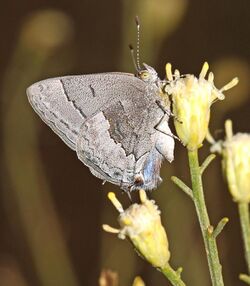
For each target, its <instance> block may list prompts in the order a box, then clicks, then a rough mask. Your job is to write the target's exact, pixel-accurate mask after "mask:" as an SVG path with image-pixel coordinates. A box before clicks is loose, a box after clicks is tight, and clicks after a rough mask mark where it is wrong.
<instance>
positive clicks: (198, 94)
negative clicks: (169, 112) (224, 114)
mask: <svg viewBox="0 0 250 286" xmlns="http://www.w3.org/2000/svg"><path fill="white" fill-rule="evenodd" d="M208 68H209V67H208V63H206V62H205V63H204V65H203V67H202V70H201V72H200V75H199V77H198V78H197V77H195V76H194V75H191V74H187V75H184V76H180V72H179V71H178V70H176V71H175V72H174V74H172V70H171V65H170V64H167V65H166V75H167V80H168V84H167V85H166V87H165V92H166V93H167V94H169V95H171V97H172V102H173V114H174V117H175V128H176V132H177V135H178V137H179V138H180V140H181V142H182V143H183V145H184V146H186V147H187V148H188V149H189V150H196V149H198V148H199V147H201V146H202V142H203V140H204V138H205V137H206V135H207V132H208V124H209V119H210V107H211V105H212V104H213V103H214V102H215V101H216V100H223V99H224V95H223V92H224V91H226V90H228V89H230V88H232V87H233V86H235V85H236V84H237V83H238V79H237V78H234V79H233V80H232V81H231V82H229V83H228V84H226V85H225V86H224V87H222V88H221V89H217V88H216V87H215V86H214V81H213V80H214V75H213V73H212V72H210V73H209V75H208V79H206V78H205V77H206V74H207V71H208Z"/></svg>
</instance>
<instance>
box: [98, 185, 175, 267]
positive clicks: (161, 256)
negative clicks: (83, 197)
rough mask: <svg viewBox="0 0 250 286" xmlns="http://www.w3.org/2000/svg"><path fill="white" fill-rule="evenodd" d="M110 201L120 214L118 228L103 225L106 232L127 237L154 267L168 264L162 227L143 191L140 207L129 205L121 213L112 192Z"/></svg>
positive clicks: (158, 214)
mask: <svg viewBox="0 0 250 286" xmlns="http://www.w3.org/2000/svg"><path fill="white" fill-rule="evenodd" d="M108 197H109V199H110V200H111V202H112V203H113V205H114V206H115V207H116V209H117V210H118V211H119V212H120V215H119V217H118V222H119V224H120V229H115V228H112V227H110V226H108V225H103V229H104V230H105V231H108V232H112V233H117V234H118V237H119V238H120V239H125V238H128V239H129V240H130V241H131V242H132V243H133V245H134V247H135V248H136V250H137V251H138V252H139V253H140V254H141V255H142V256H143V257H144V258H145V259H146V260H147V261H148V262H149V263H151V264H152V265H153V266H155V267H160V268H162V267H164V266H166V265H167V264H168V261H169V258H170V252H169V250H168V239H167V235H166V232H165V229H164V228H163V226H162V224H161V218H160V211H159V209H158V207H157V205H156V204H155V202H154V201H153V200H148V199H147V196H146V193H145V191H144V190H140V199H141V204H132V205H131V206H130V207H129V208H128V209H126V210H123V207H122V205H121V204H120V202H119V201H118V200H117V198H116V197H115V195H114V193H109V195H108Z"/></svg>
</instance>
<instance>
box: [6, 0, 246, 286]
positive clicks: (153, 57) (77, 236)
mask: <svg viewBox="0 0 250 286" xmlns="http://www.w3.org/2000/svg"><path fill="white" fill-rule="evenodd" d="M249 13H250V2H249V0H240V1H233V0H220V1H216V0H210V1H206V0H192V1H191V0H154V1H152V0H110V1H96V0H93V1H87V0H81V1H79V0H71V1H67V0H61V1H56V0H50V1H49V0H35V1H34V0H9V1H3V2H2V3H1V9H0V14H1V17H0V34H1V39H2V40H1V45H0V58H1V65H0V88H1V93H0V108H1V125H0V126H1V129H0V132H1V135H0V146H1V166H0V167H1V190H0V285H1V286H31V285H32V286H45V285H46V286H64V285H65V286H66V285H67V286H79V285H84V286H85V285H86V286H92V285H99V284H98V279H99V275H100V272H101V270H102V269H103V268H105V269H112V270H113V271H116V272H117V273H118V276H119V285H120V286H127V285H131V284H132V281H133V279H134V277H135V276H136V275H141V276H142V277H143V279H144V281H145V283H146V285H147V286H150V285H170V284H168V283H167V282H166V280H165V279H164V278H163V277H162V275H161V274H160V273H159V272H158V271H156V270H155V269H153V268H151V267H150V266H149V265H148V264H147V263H146V262H144V261H143V260H142V259H141V258H139V257H138V255H137V254H136V253H135V252H134V251H133V249H132V247H131V245H130V244H129V243H128V242H126V241H121V240H118V239H117V238H116V237H115V235H111V234H107V233H104V232H103V231H102V229H101V225H102V224H103V223H109V224H111V225H112V226H117V222H116V217H117V212H116V211H115V209H114V207H113V206H112V205H111V204H110V202H109V201H108V200H107V197H106V195H107V193H108V191H111V190H113V191H115V192H116V194H117V196H118V198H119V199H120V200H121V201H122V202H123V204H124V206H128V205H129V203H130V202H129V200H128V197H127V196H126V195H124V194H122V192H121V191H120V190H119V189H118V187H113V186H112V185H111V184H109V183H107V184H105V185H104V186H103V185H102V184H101V181H100V180H98V179H96V178H94V177H93V176H92V175H91V174H90V172H89V170H88V168H87V167H85V166H84V165H83V164H82V163H81V162H80V161H79V160H78V159H77V156H76V154H75V153H74V152H72V151H71V150H70V149H69V148H68V147H67V146H66V145H65V144H64V143H63V142H62V141H61V140H60V139H59V137H58V136H56V135H55V134H54V133H53V132H52V131H51V130H50V128H49V127H47V126H46V125H45V124H44V123H43V122H42V121H41V120H40V119H39V118H38V116H37V115H36V114H35V112H34V111H33V110H32V109H31V107H30V105H29V103H28V101H27V98H26V94H25V89H26V88H27V87H28V86H29V85H30V84H31V83H33V82H35V81H38V80H40V79H44V78H48V77H53V76H60V75H69V74H86V73H97V72H107V71H124V72H132V73H134V68H133V64H132V60H131V56H130V52H129V49H128V44H130V43H132V44H134V46H135V45H136V27H135V23H134V18H135V15H138V16H139V17H140V20H141V50H140V53H141V59H142V62H146V63H147V64H149V65H152V66H153V67H155V69H156V70H157V71H158V72H159V74H160V76H161V77H164V67H165V64H166V62H171V63H172V65H173V68H178V69H179V70H180V71H181V73H194V74H196V75H198V74H199V72H200V69H201V66H202V64H203V62H204V61H205V60H207V61H208V62H209V64H210V69H211V70H212V71H213V72H214V74H215V83H216V86H217V87H221V86H223V85H224V84H225V83H227V82H228V81H230V80H231V79H232V78H233V77H234V76H238V77H239V79H240V83H239V85H238V86H237V87H235V88H234V89H232V90H230V91H229V92H227V93H226V94H227V96H226V99H225V101H223V102H217V103H216V104H215V105H214V106H213V113H212V118H211V124H210V127H211V133H212V134H213V135H214V136H215V138H216V139H219V138H223V136H224V133H223V128H224V120H225V119H227V118H231V119H232V120H233V123H234V130H235V132H236V131H242V132H249V131H250V126H249V122H250V112H249V110H250V81H249V69H250V52H249V51H250V39H249V36H250V21H249V15H250V14H249ZM176 145H177V146H176V150H175V161H174V162H173V163H172V164H171V165H170V164H168V163H164V164H163V166H162V171H161V174H162V177H163V178H164V183H163V184H162V185H161V186H160V188H159V189H158V190H157V191H154V192H153V193H152V195H151V197H152V198H153V199H155V200H156V202H157V204H158V205H159V206H160V209H161V210H162V220H163V224H164V225H165V227H166V229H167V233H168V237H169V243H170V251H171V264H172V266H173V267H175V268H177V267H179V266H182V267H183V274H182V277H183V280H184V281H186V283H187V285H193V286H195V285H203V286H206V285H211V284H210V279H209V274H208V268H207V262H206V258H205V252H204V247H203V242H202V239H201V234H200V230H199V227H198V223H197V218H196V215H195V211H194V207H193V205H192V202H191V200H190V199H189V198H188V197H187V196H186V195H184V193H182V192H181V191H180V190H178V189H177V187H176V186H174V185H173V183H171V182H170V176H171V175H177V176H179V177H181V178H182V179H184V180H185V181H186V182H188V183H189V175H188V168H187V158H186V153H185V150H184V148H183V147H182V146H181V145H180V143H179V142H177V143H176ZM208 152H209V146H208V145H207V144H205V146H204V148H202V149H201V159H204V158H205V156H206V155H207V154H208ZM220 167H221V166H220V159H219V158H217V159H216V160H215V162H213V163H212V165H211V166H210V167H209V168H208V170H207V171H206V173H205V176H204V184H205V195H206V201H207V206H208V210H209V214H210V217H211V221H212V223H213V224H216V223H217V222H218V221H219V220H220V218H222V217H223V216H228V217H229V219H230V222H229V224H228V225H227V226H226V228H225V230H224V231H223V233H222V234H221V235H220V237H219V239H218V244H219V252H220V259H221V262H222V265H223V274H224V279H225V285H228V286H231V285H243V284H242V283H241V282H239V280H238V274H239V273H240V272H246V271H247V269H246V265H245V262H244V257H243V256H244V255H243V247H242V242H241V236H240V227H239V222H238V214H237V207H236V205H235V204H234V203H233V202H232V200H231V197H230V195H229V193H228V192H227V187H226V185H225V184H224V182H223V178H222V175H221V170H220Z"/></svg>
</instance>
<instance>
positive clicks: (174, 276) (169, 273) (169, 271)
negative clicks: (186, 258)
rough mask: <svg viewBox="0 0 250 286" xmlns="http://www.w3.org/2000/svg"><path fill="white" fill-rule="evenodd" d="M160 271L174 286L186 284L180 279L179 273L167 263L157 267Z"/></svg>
mask: <svg viewBox="0 0 250 286" xmlns="http://www.w3.org/2000/svg"><path fill="white" fill-rule="evenodd" d="M159 270H160V271H161V273H162V274H163V275H164V276H165V277H166V278H167V279H168V280H169V281H170V282H171V284H172V285H174V286H185V285H186V284H185V283H184V282H183V281H182V280H181V276H180V273H179V272H178V271H175V270H174V269H173V268H172V267H171V266H170V265H169V264H168V265H166V266H165V267H163V268H160V269H159Z"/></svg>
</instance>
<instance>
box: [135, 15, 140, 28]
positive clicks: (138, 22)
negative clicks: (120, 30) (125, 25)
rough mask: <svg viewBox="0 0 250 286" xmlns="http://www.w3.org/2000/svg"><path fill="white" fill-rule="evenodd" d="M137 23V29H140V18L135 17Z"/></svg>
mask: <svg viewBox="0 0 250 286" xmlns="http://www.w3.org/2000/svg"><path fill="white" fill-rule="evenodd" d="M135 23H136V26H137V27H140V20H139V17H138V16H135Z"/></svg>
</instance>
